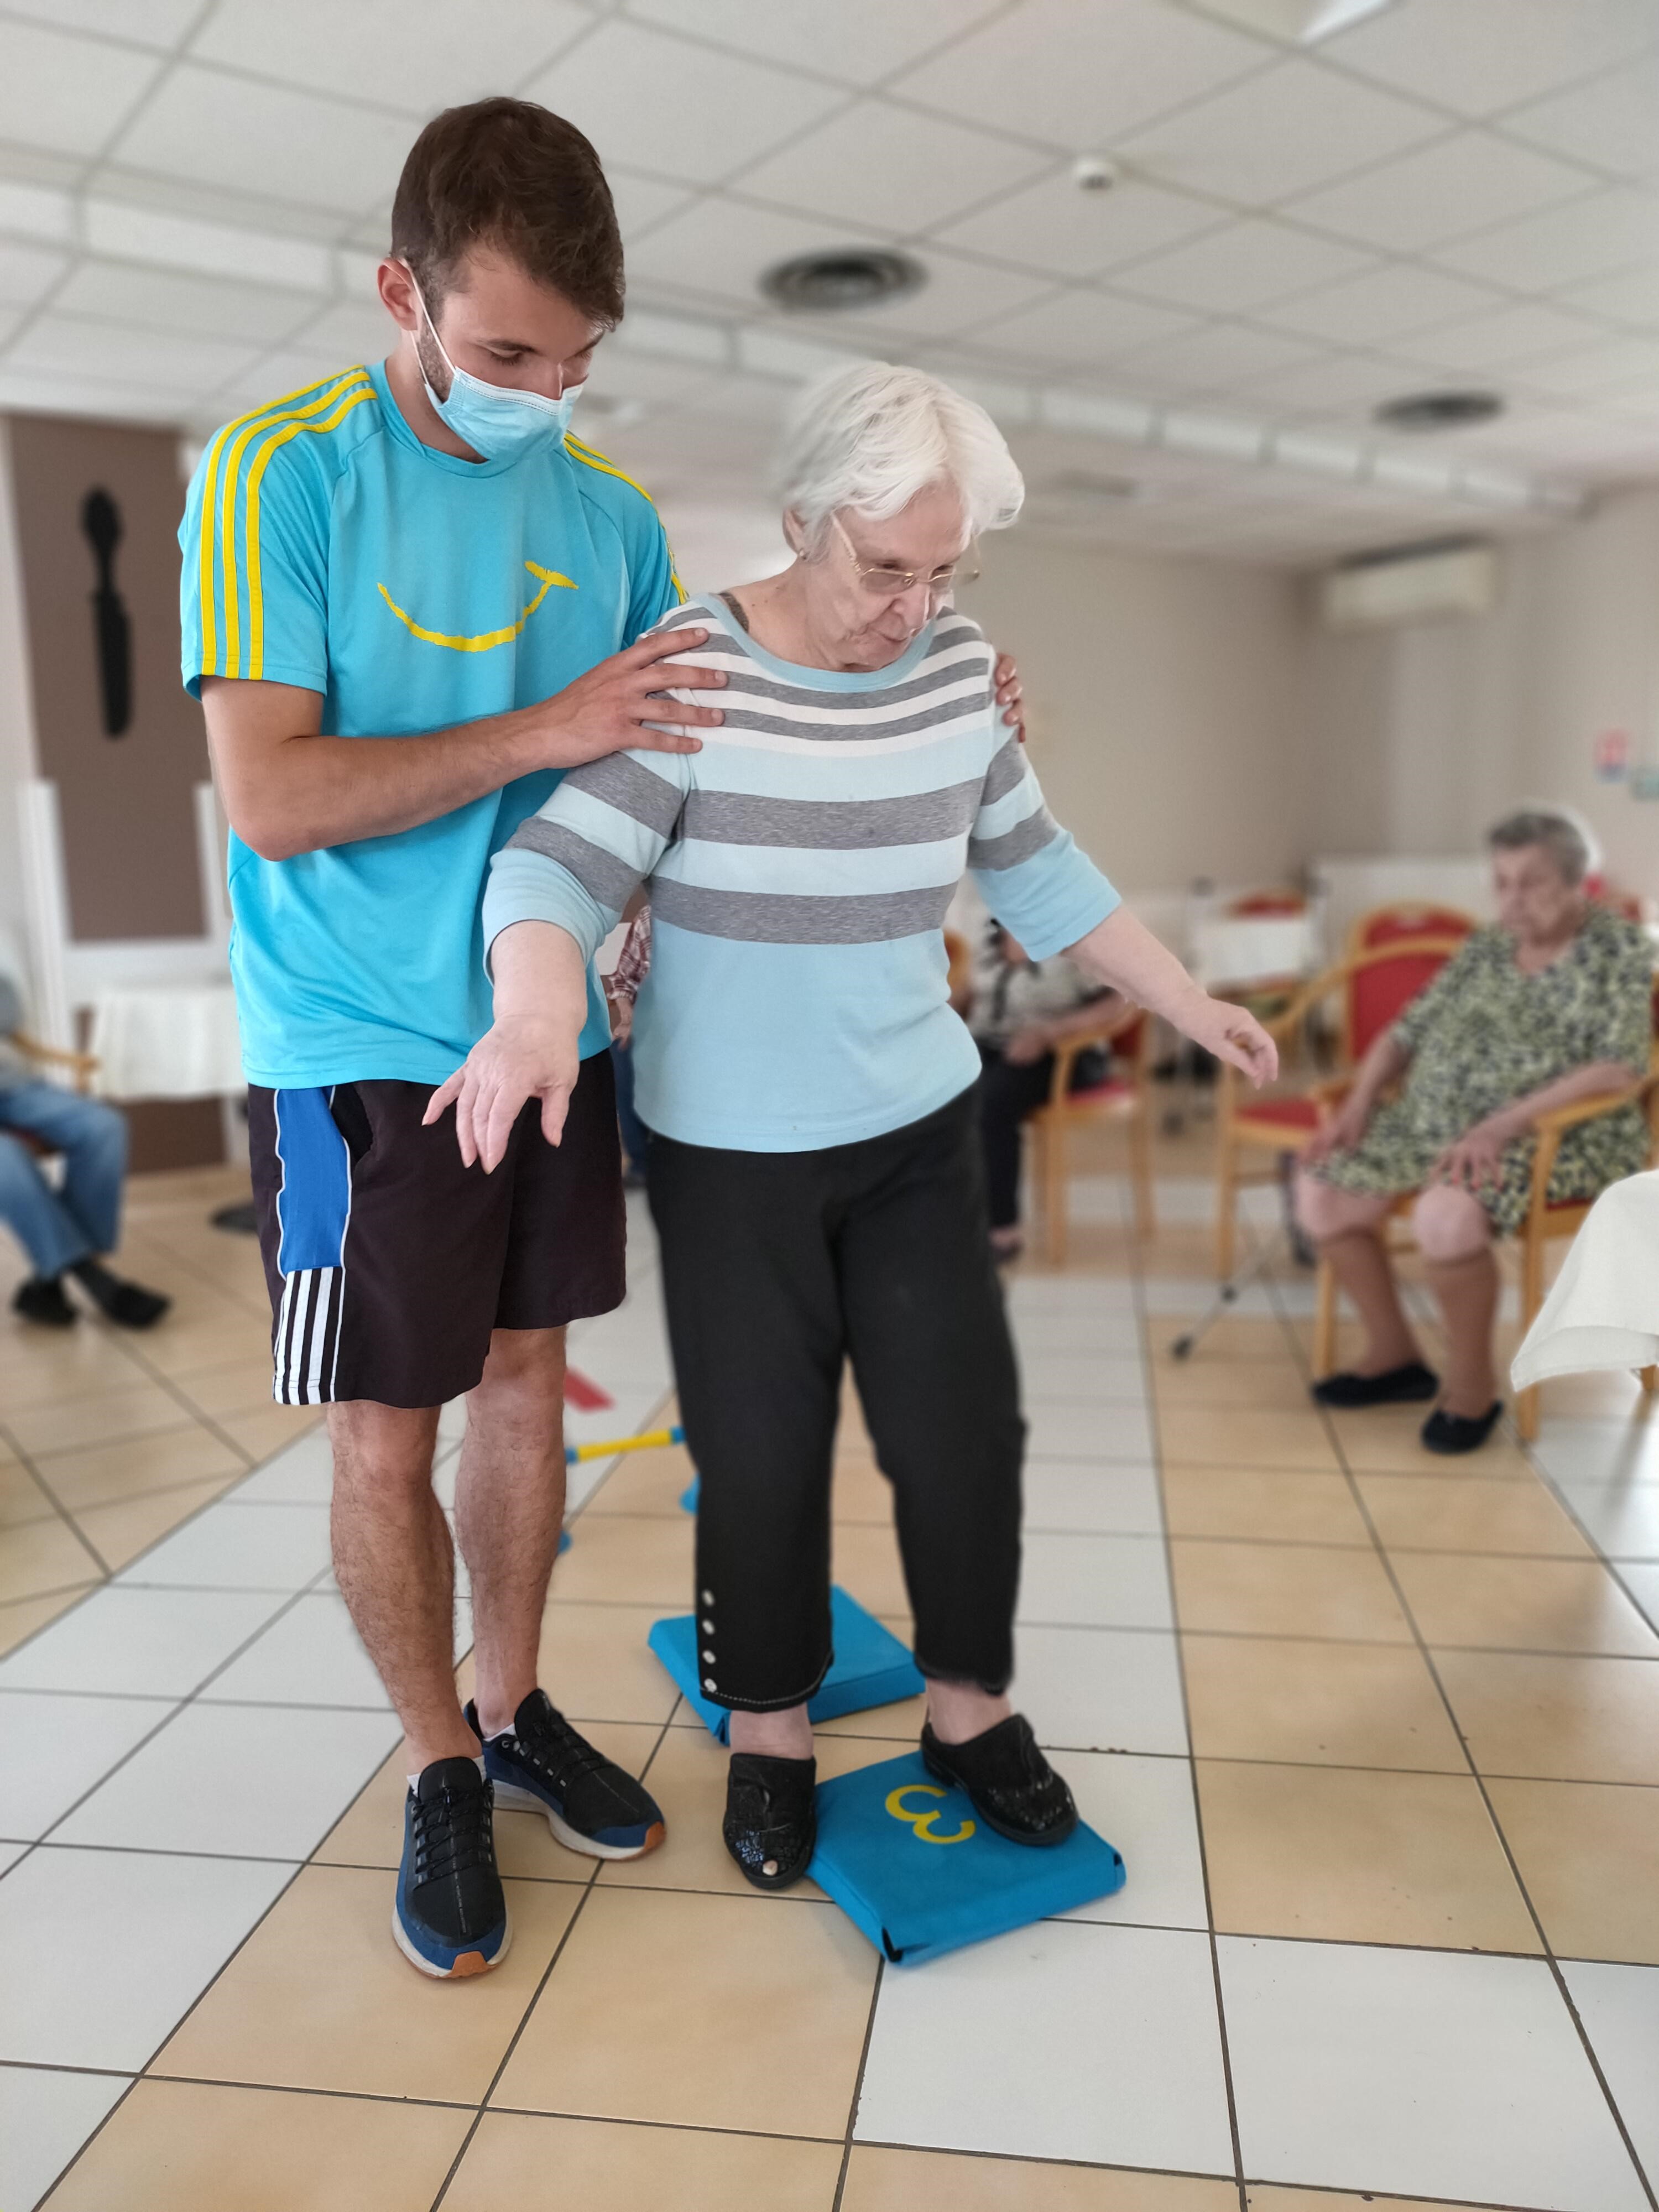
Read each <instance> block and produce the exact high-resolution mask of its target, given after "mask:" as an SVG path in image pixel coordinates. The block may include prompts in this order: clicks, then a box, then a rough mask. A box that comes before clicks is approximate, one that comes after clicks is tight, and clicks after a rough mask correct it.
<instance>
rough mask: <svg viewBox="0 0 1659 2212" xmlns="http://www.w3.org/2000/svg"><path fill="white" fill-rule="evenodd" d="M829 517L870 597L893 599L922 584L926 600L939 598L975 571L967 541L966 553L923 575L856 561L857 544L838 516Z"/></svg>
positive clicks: (971, 577)
mask: <svg viewBox="0 0 1659 2212" xmlns="http://www.w3.org/2000/svg"><path fill="white" fill-rule="evenodd" d="M829 520H830V521H831V523H832V524H833V525H834V526H835V530H836V536H837V537H838V538H840V539H841V542H842V544H843V545H844V546H845V547H846V548H847V550H848V553H849V554H850V555H851V556H852V561H853V569H854V574H855V575H856V576H857V577H858V580H859V582H860V584H861V585H862V586H863V587H864V589H865V590H866V592H869V593H870V595H871V597H872V599H899V598H901V597H902V594H903V593H904V592H911V591H914V590H915V587H916V586H917V585H918V584H926V585H927V595H928V597H929V598H930V599H943V598H944V597H945V593H946V592H951V591H953V590H954V589H955V588H956V586H957V585H958V584H971V583H972V582H973V581H974V579H975V577H976V576H977V575H978V574H979V557H978V555H977V553H976V551H975V547H974V545H973V544H972V542H971V541H970V542H969V547H968V550H967V552H966V553H965V554H963V555H962V556H960V557H959V558H957V560H955V561H951V562H946V564H945V567H944V568H935V569H933V570H932V571H931V573H928V574H924V573H923V572H922V570H921V569H920V568H889V567H888V565H887V564H886V562H883V561H860V558H859V552H858V548H857V546H856V545H854V543H853V541H852V539H851V538H849V537H848V535H847V532H846V531H845V530H843V529H842V521H841V517H840V516H839V515H838V514H832V515H831V516H830V518H829Z"/></svg>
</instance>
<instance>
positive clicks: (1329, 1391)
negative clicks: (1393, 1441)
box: [1310, 1359, 1440, 1406]
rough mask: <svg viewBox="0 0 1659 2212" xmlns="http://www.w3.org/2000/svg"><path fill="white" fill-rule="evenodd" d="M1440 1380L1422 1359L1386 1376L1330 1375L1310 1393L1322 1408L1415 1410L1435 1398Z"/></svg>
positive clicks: (1392, 1370) (1346, 1373)
mask: <svg viewBox="0 0 1659 2212" xmlns="http://www.w3.org/2000/svg"><path fill="white" fill-rule="evenodd" d="M1439 1388H1440V1377H1439V1376H1437V1374H1436V1373H1435V1372H1434V1370H1433V1369H1432V1368H1429V1367H1425V1365H1424V1364H1423V1363H1422V1361H1421V1360H1420V1359H1408V1360H1407V1362H1406V1364H1405V1365H1404V1366H1403V1367H1390V1368H1389V1370H1387V1372H1386V1373H1384V1374H1382V1375H1353V1374H1350V1373H1348V1372H1346V1370H1345V1371H1344V1372H1343V1373H1342V1374H1340V1375H1328V1376H1326V1377H1325V1379H1324V1381H1323V1382H1322V1383H1315V1384H1314V1385H1313V1387H1312V1390H1311V1392H1310V1395H1311V1396H1312V1398H1313V1400H1314V1401H1315V1403H1316V1405H1320V1406H1413V1405H1417V1404H1419V1403H1420V1402H1421V1401H1423V1400H1424V1399H1425V1398H1432V1397H1433V1395H1434V1394H1435V1392H1436V1391H1437V1390H1438V1389H1439Z"/></svg>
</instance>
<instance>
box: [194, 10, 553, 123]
mask: <svg viewBox="0 0 1659 2212" xmlns="http://www.w3.org/2000/svg"><path fill="white" fill-rule="evenodd" d="M593 21H594V17H593V15H592V11H591V10H590V9H586V8H582V7H578V6H576V5H575V4H574V0H489V5H488V6H485V7H472V8H468V9H465V11H464V13H463V14H462V15H459V16H458V13H457V10H456V9H455V8H454V6H453V4H452V0H349V5H347V6H344V7H343V6H341V5H340V4H339V0H281V5H280V6H275V7H273V6H272V5H271V4H270V0H219V4H218V6H217V7H216V9H214V10H213V12H212V13H211V15H210V16H209V18H208V20H207V22H206V23H205V25H204V27H203V28H202V30H201V32H200V33H198V35H197V37H196V39H195V40H193V41H192V42H191V49H190V51H191V55H192V57H194V58H197V59H198V60H201V61H206V62H222V63H223V64H225V65H226V66H227V67H228V68H232V69H239V70H252V71H254V72H255V73H256V74H258V75H259V76H268V77H274V78H275V79H276V81H277V82H279V83H285V84H296V85H303V86H306V87H307V88H310V89H312V90H314V91H318V92H338V91H340V90H341V89H342V88H349V89H351V90H352V91H355V92H358V93H361V94H362V95H363V96H364V97H365V98H368V99H372V100H377V101H380V102H383V103H384V104H385V105H386V106H388V107H402V108H405V109H407V110H409V111H410V112H411V113H412V114H416V115H424V114H425V113H426V112H428V110H430V109H434V108H438V107H446V106H450V105H451V104H452V103H453V102H456V101H460V100H479V99H482V98H483V96H484V95H485V94H487V93H493V92H504V91H507V90H508V89H509V88H511V87H513V85H515V84H518V83H520V82H521V81H522V80H523V79H524V78H525V77H526V76H528V75H529V74H530V72H531V71H532V70H534V69H537V68H538V67H541V66H543V65H544V64H547V63H548V62H550V61H551V60H552V59H553V58H555V56H556V55H557V54H558V53H559V52H561V51H562V49H563V48H564V47H566V46H568V45H569V44H570V43H571V41H572V40H574V39H576V38H579V37H580V35H581V33H583V32H584V31H586V30H589V29H591V28H592V24H593ZM410 135H411V136H412V135H413V134H412V133H411V134H410Z"/></svg>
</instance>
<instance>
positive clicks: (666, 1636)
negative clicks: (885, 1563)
mask: <svg viewBox="0 0 1659 2212" xmlns="http://www.w3.org/2000/svg"><path fill="white" fill-rule="evenodd" d="M829 1632H830V1636H831V1638H832V1639H833V1641H834V1644H835V1647H836V1656H835V1662H834V1663H833V1665H832V1666H831V1667H830V1669H829V1673H828V1674H826V1675H825V1676H824V1678H823V1686H822V1687H821V1688H820V1689H819V1691H818V1693H817V1696H816V1697H815V1698H814V1699H812V1701H811V1704H810V1705H808V1706H807V1708H806V1712H807V1717H808V1718H809V1719H811V1720H814V1721H832V1720H834V1719H835V1718H836V1717H837V1715H838V1714H841V1713H861V1712H865V1711H867V1710H868V1709H869V1707H870V1706H872V1705H896V1704H897V1702H898V1700H899V1699H901V1698H914V1697H916V1696H918V1695H920V1693H921V1689H922V1687H923V1683H922V1679H921V1668H919V1667H918V1666H917V1665H916V1662H915V1660H914V1659H913V1658H912V1657H911V1656H910V1654H909V1653H908V1651H907V1650H905V1648H904V1646H903V1644H901V1643H900V1642H899V1639H898V1638H897V1637H896V1636H895V1635H894V1633H893V1632H892V1630H891V1629H890V1628H884V1627H883V1626H882V1624H881V1623H880V1621H878V1620H877V1619H876V1617H875V1615H874V1614H873V1613H866V1611H865V1609H864V1607H862V1606H861V1605H860V1603H859V1601H858V1600H857V1599H856V1598H851V1597H848V1595H847V1592H846V1591H845V1590H844V1589H841V1587H840V1586H839V1585H837V1586H836V1588H835V1589H832V1590H831V1591H830V1593H829ZM646 1640H647V1643H648V1644H650V1646H651V1649H652V1650H653V1651H654V1652H655V1653H656V1655H657V1656H658V1658H659V1659H660V1660H661V1661H662V1663H663V1665H664V1666H665V1667H666V1668H667V1669H668V1671H669V1673H670V1674H671V1675H672V1676H673V1678H674V1680H676V1682H678V1685H679V1686H680V1690H681V1692H682V1693H683V1695H684V1699H685V1702H686V1703H687V1705H690V1707H691V1709H692V1711H694V1712H696V1714H697V1715H698V1717H700V1718H701V1720H702V1723H703V1724H704V1726H705V1727H706V1728H707V1729H708V1731H709V1733H710V1735H713V1736H714V1737H716V1738H717V1739H718V1741H720V1742H721V1743H729V1742H730V1741H731V1735H732V1729H731V1723H732V1716H731V1714H730V1713H729V1712H728V1711H726V1707H725V1706H724V1705H712V1704H711V1703H710V1702H709V1700H708V1699H707V1698H705V1697H704V1696H703V1694H702V1674H701V1670H700V1669H699V1668H698V1664H697V1624H696V1620H694V1618H693V1617H692V1615H691V1614H690V1613H681V1614H678V1616H677V1617H676V1618H675V1619H674V1620H659V1621H657V1622H656V1623H655V1624H654V1625H653V1628H652V1631H651V1633H650V1635H649V1636H648V1637H647V1639H646Z"/></svg>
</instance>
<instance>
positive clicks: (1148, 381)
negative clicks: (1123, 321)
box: [1115, 323, 1317, 398]
mask: <svg viewBox="0 0 1659 2212" xmlns="http://www.w3.org/2000/svg"><path fill="white" fill-rule="evenodd" d="M1316 358H1317V356H1316V353H1315V351H1314V349H1312V348H1311V347H1310V346H1308V345H1306V344H1304V343H1303V342H1302V341H1301V340H1300V339H1297V338H1291V337H1283V336H1281V335H1280V334H1279V332H1278V331H1259V330H1252V329H1251V328H1250V327H1249V325H1247V324H1244V323H1211V324H1209V325H1207V326H1206V328H1204V329H1203V330H1198V331H1189V332H1188V333H1187V334H1185V335H1184V336H1182V337H1178V338H1170V339H1169V340H1167V341H1165V342H1164V343H1162V344H1159V345H1153V346H1143V347H1140V348H1138V349H1136V350H1135V351H1134V352H1133V353H1127V354H1125V355H1124V356H1122V358H1121V360H1120V361H1119V362H1117V363H1116V365H1115V374H1116V376H1117V378H1118V380H1120V381H1121V382H1122V383H1123V384H1125V385H1127V386H1129V387H1130V388H1131V389H1132V390H1133V391H1136V392H1147V393H1149V394H1150V395H1152V397H1154V398H1157V397H1158V396H1160V395H1161V394H1162V393H1163V392H1164V391H1166V390H1167V391H1171V392H1231V391H1232V390H1234V388H1235V387H1236V386H1239V385H1242V384H1244V383H1246V382H1248V381H1249V380H1252V379H1254V378H1257V377H1262V376H1267V375H1272V374H1277V373H1279V372H1280V371H1283V370H1285V369H1288V368H1295V367H1297V366H1298V365H1299V364H1301V363H1303V362H1309V361H1312V360H1315V359H1316Z"/></svg>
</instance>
